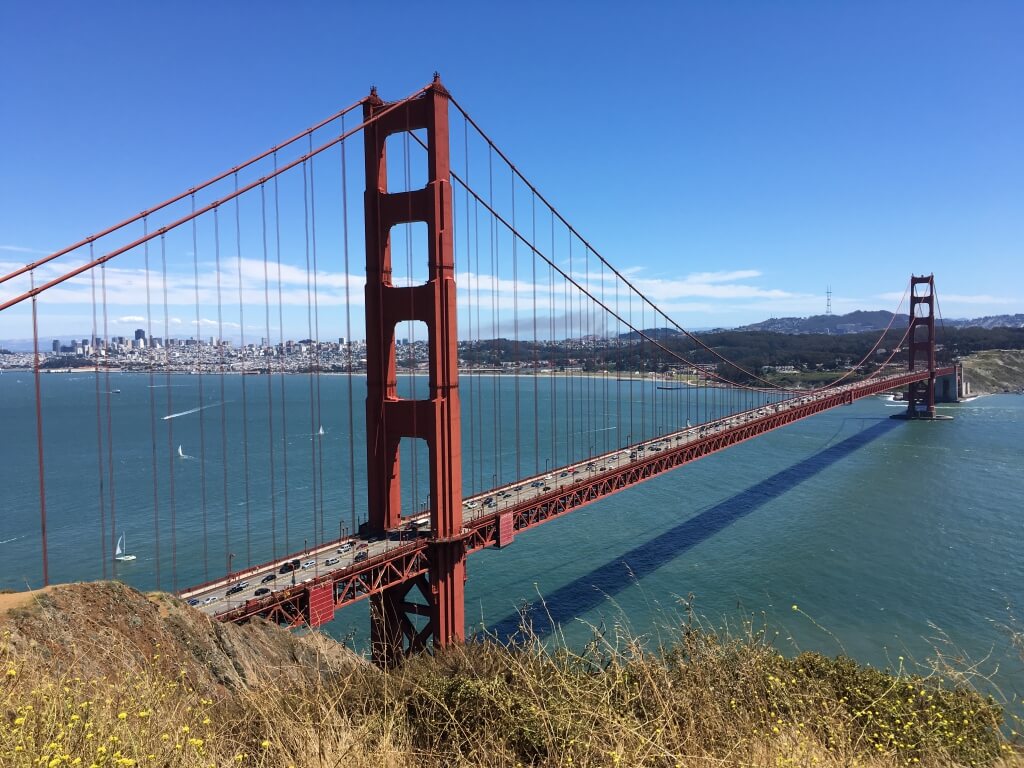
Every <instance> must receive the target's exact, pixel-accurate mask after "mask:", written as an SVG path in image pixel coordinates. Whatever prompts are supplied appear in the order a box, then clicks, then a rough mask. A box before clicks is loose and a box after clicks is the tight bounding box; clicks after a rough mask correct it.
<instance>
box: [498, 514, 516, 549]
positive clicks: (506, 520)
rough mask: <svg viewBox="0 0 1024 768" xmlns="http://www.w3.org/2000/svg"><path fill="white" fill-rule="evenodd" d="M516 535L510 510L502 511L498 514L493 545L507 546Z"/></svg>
mask: <svg viewBox="0 0 1024 768" xmlns="http://www.w3.org/2000/svg"><path fill="white" fill-rule="evenodd" d="M515 536H516V529H515V523H514V521H513V519H512V513H511V512H502V513H501V514H500V515H499V516H498V527H497V536H496V538H495V542H494V545H495V546H497V547H507V546H508V545H509V544H511V543H512V539H514V538H515Z"/></svg>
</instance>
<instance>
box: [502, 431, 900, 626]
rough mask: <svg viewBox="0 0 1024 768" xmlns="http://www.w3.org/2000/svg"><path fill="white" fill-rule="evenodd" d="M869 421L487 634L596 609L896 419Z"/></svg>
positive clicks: (565, 618)
mask: <svg viewBox="0 0 1024 768" xmlns="http://www.w3.org/2000/svg"><path fill="white" fill-rule="evenodd" d="M870 421H873V422H875V423H873V424H872V425H871V426H869V427H866V428H865V429H862V430H860V431H859V432H857V434H855V435H852V436H850V437H848V438H846V439H845V440H843V441H841V442H839V443H836V444H835V445H832V446H830V447H829V448H826V449H825V450H823V451H821V452H819V453H816V454H814V455H813V456H808V457H807V458H806V459H804V460H803V461H801V462H798V463H797V464H794V465H793V466H791V467H788V468H786V469H784V470H782V471H781V472H777V473H775V474H774V475H772V476H771V477H768V478H765V479H764V480H762V481H761V482H759V483H757V484H756V485H752V486H751V487H750V488H747V489H746V490H744V491H741V492H740V493H737V494H736V495H735V496H732V497H730V498H728V499H725V500H724V501H721V502H719V503H718V504H715V505H714V506H712V507H709V508H708V509H706V510H704V511H703V512H701V513H699V514H698V515H696V516H695V517H692V518H690V519H688V520H685V521H683V522H681V523H680V524H679V525H676V526H674V527H673V528H670V529H669V530H667V531H665V532H664V533H661V534H659V535H658V536H656V537H654V538H653V539H651V540H650V541H647V542H645V543H644V544H642V545H640V546H638V547H635V548H634V549H631V550H629V551H628V552H626V553H625V554H623V555H622V556H621V557H617V558H615V559H614V560H610V561H608V562H606V563H604V564H603V565H600V566H598V567H597V568H594V569H593V570H591V571H589V572H588V573H585V574H584V575H582V576H580V577H579V578H577V579H574V580H573V581H571V582H569V583H568V584H566V585H565V586H562V587H559V588H558V589H556V590H554V591H553V592H550V593H548V594H546V595H544V596H543V598H544V602H543V604H536V603H534V604H531V605H529V606H525V607H524V609H523V610H522V611H516V612H514V613H511V614H509V615H507V616H505V617H504V618H502V619H501V620H500V621H498V622H497V623H496V624H493V625H491V626H489V627H488V628H487V634H488V635H489V636H492V637H497V638H500V639H502V640H514V638H515V635H516V634H517V633H518V632H519V631H520V628H521V626H523V625H524V624H525V625H526V626H529V627H531V628H532V630H533V632H534V633H536V634H537V635H538V636H543V635H546V634H548V633H550V632H551V630H552V626H553V625H554V626H557V625H559V624H562V623H564V622H566V621H570V620H572V619H573V618H575V617H576V616H579V615H581V614H583V613H586V612H587V611H589V610H591V609H593V608H596V607H597V606H599V605H601V604H602V603H604V602H606V601H607V599H608V598H609V597H610V596H612V595H614V594H616V593H618V592H621V591H622V590H623V589H625V588H626V587H627V586H629V585H630V584H631V583H633V582H635V581H637V580H639V579H642V578H643V577H644V576H646V575H648V574H650V573H652V572H654V571H655V570H657V569H658V568H660V567H661V566H663V565H665V564H666V563H668V562H670V561H672V560H673V559H675V558H676V557H679V555H681V554H682V553H684V552H686V551H688V550H690V549H692V548H693V547H695V546H697V545H698V544H700V543H702V542H704V541H706V540H707V539H709V538H711V537H712V536H714V535H715V534H716V533H720V532H721V531H723V530H725V529H726V528H728V527H729V526H730V525H732V524H733V523H735V522H736V521H737V520H739V519H741V518H743V517H746V516H747V515H749V514H750V513H752V512H755V511H757V510H758V509H760V508H761V507H762V506H764V505H765V504H766V503H768V502H769V501H772V500H773V499H777V498H778V497H779V496H782V495H783V494H784V493H787V492H788V491H790V490H792V489H793V488H795V487H796V486H798V485H799V484H800V483H802V482H803V481H805V480H807V479H809V478H811V477H814V476H815V475H817V474H818V473H819V472H821V471H823V470H825V469H827V468H828V467H830V466H832V465H833V464H835V463H836V462H837V461H839V460H840V459H842V458H843V457H845V456H848V455H849V454H851V453H853V452H854V451H857V450H859V449H861V448H863V447H864V446H866V445H868V444H869V443H871V442H872V441H874V440H876V439H877V438H879V437H881V436H882V435H884V434H886V433H888V432H890V431H891V430H893V429H895V428H896V427H897V426H899V424H900V422H897V421H893V420H892V419H888V418H883V419H881V420H878V421H875V420H874V419H870Z"/></svg>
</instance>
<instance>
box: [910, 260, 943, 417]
mask: <svg viewBox="0 0 1024 768" xmlns="http://www.w3.org/2000/svg"><path fill="white" fill-rule="evenodd" d="M918 286H921V287H923V288H924V289H925V290H926V292H925V293H921V294H918V291H917V288H918ZM919 328H923V329H924V331H925V335H924V336H923V337H921V338H919V336H918V329H919ZM908 335H909V339H910V359H909V366H908V368H909V370H910V371H911V372H913V371H914V370H915V367H916V366H917V363H918V361H919V358H920V357H923V358H924V361H923V362H924V363H925V365H926V366H927V370H928V379H927V381H923V382H916V381H915V382H914V383H913V384H911V385H910V389H909V390H908V394H909V397H908V398H907V416H909V417H911V418H914V417H922V416H923V417H927V418H930V417H933V416H934V415H935V373H936V371H935V277H934V275H922V276H921V277H917V276H916V275H913V276H911V278H910V328H909V329H908ZM922 384H923V385H924V386H923V387H922V386H921V385H922Z"/></svg>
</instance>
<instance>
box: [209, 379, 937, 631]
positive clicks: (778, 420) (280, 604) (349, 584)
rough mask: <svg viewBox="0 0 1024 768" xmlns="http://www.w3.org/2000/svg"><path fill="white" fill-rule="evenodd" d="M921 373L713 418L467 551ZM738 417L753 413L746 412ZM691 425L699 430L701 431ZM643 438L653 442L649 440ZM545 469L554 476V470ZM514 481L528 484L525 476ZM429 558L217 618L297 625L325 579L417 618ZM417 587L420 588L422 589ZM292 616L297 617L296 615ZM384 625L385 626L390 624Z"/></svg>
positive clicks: (355, 569)
mask: <svg viewBox="0 0 1024 768" xmlns="http://www.w3.org/2000/svg"><path fill="white" fill-rule="evenodd" d="M954 370H955V369H954V368H940V369H937V370H936V375H938V376H945V375H948V374H950V373H953V372H954ZM928 376H929V372H928V371H925V370H919V371H915V372H913V373H905V374H900V375H897V376H888V377H886V378H884V379H877V380H868V381H865V382H862V383H859V384H851V385H848V386H849V389H846V390H843V391H841V392H833V393H831V394H829V395H828V396H827V397H820V396H818V397H816V399H813V400H809V401H807V402H805V403H801V404H800V405H793V406H790V407H788V408H787V409H786V410H782V411H777V412H774V413H769V414H767V415H764V416H760V417H753V418H750V419H749V420H747V421H744V422H743V423H741V424H737V425H736V426H732V427H728V428H723V427H722V426H721V425H722V424H724V422H725V421H726V420H722V422H718V425H719V426H718V427H717V428H718V429H719V430H720V431H712V430H714V429H715V428H716V423H714V422H713V423H711V424H709V425H705V436H704V437H701V438H699V439H697V440H693V441H691V442H688V443H685V444H683V445H680V446H678V447H675V448H668V449H666V450H664V451H660V452H658V453H656V454H655V455H653V456H649V457H646V458H644V459H642V460H639V461H633V462H630V463H629V464H628V465H627V466H624V467H619V468H616V469H613V470H609V471H607V472H602V473H599V474H597V475H592V476H590V477H587V478H586V479H585V480H583V481H581V482H578V483H576V484H574V485H573V486H572V487H569V488H559V489H556V490H554V491H552V492H550V493H547V494H545V495H544V496H539V497H536V498H533V499H530V500H528V501H525V502H523V503H522V504H519V505H517V506H515V507H513V508H511V509H506V510H501V511H499V512H493V513H491V514H489V515H486V516H483V517H480V518H477V519H476V520H473V521H472V522H470V523H469V524H468V525H467V534H466V537H465V539H464V547H465V549H466V551H467V552H470V553H471V552H476V551H479V550H481V549H484V548H486V547H495V546H503V543H504V542H505V539H504V534H503V533H502V532H501V528H502V526H503V525H507V524H508V523H505V520H509V521H510V523H511V525H512V530H513V533H514V534H518V533H521V532H523V531H525V530H528V529H530V528H535V527H536V526H538V525H542V524H543V523H546V522H548V521H550V520H554V519H555V518H557V517H561V516H562V515H564V514H567V513H569V512H572V511H574V510H577V509H579V508H580V507H583V506H586V505H587V504H590V503H592V502H594V501H599V500H601V499H603V498H606V497H608V496H610V495H612V494H614V493H618V492H619V491H622V490H625V489H627V488H630V487H632V486H634V485H636V484H638V483H642V482H644V481H645V480H649V479H651V478H653V477H657V476H658V475H661V474H663V473H665V472H669V471H671V470H673V469H677V468H678V467H681V466H682V465H684V464H688V463H690V462H692V461H696V460H697V459H700V458H703V457H704V456H709V455H710V454H712V453H717V452H718V451H721V450H724V449H726V448H729V447H731V446H733V445H737V444H738V443H742V442H745V441H747V440H750V439H752V438H755V437H758V436H760V435H763V434H765V433H766V432H770V431H772V430H774V429H778V428H779V427H784V426H787V425H788V424H792V423H793V422H795V421H799V420H801V419H804V418H807V417H808V416H813V415H815V414H818V413H821V412H822V411H826V410H829V409H831V408H835V407H837V406H840V405H847V404H849V403H852V402H853V401H854V400H859V399H860V398H862V397H868V396H870V395H875V394H880V393H882V392H886V391H888V390H891V389H896V388H901V387H905V386H908V385H909V384H911V383H913V382H920V381H924V380H926V379H927V378H928ZM769 407H771V406H769ZM740 415H741V416H742V415H751V416H752V415H753V414H740ZM732 418H735V416H734V417H732ZM697 429H698V433H699V429H700V428H697ZM647 442H648V443H651V442H656V441H654V440H649V441H647ZM552 471H553V472H555V473H557V472H558V471H559V470H557V469H556V470H552ZM521 482H529V478H526V479H524V480H522V481H521ZM429 558H430V551H429V543H428V542H427V541H426V540H423V539H420V540H416V541H413V542H410V543H408V544H405V545H403V546H401V547H398V548H396V549H393V550H390V551H388V552H383V553H381V554H379V555H377V556H375V557H373V558H370V559H368V560H366V561H365V562H362V563H358V564H356V565H354V566H352V567H350V568H346V569H343V570H339V571H334V572H332V573H328V574H324V575H322V576H320V577H319V578H317V579H315V580H312V581H311V582H307V584H305V585H301V584H300V585H298V586H296V587H292V588H291V589H288V590H282V591H280V592H275V593H273V594H272V595H269V596H267V597H266V598H263V599H262V600H250V601H249V602H247V603H246V604H245V605H243V606H240V607H238V608H234V609H232V610H229V611H225V612H223V613H220V614H218V615H217V618H218V619H220V620H221V621H245V620H246V619H248V618H251V617H253V616H265V617H266V618H268V619H270V620H272V621H277V622H278V623H280V624H284V625H286V626H301V625H302V623H303V622H302V620H301V616H302V615H303V614H304V612H305V611H306V610H307V609H306V608H305V605H304V601H305V600H306V595H307V587H308V585H309V584H326V583H330V584H333V588H334V597H335V609H336V610H338V609H340V608H343V607H344V606H347V605H351V604H353V603H355V602H358V601H359V600H362V599H364V598H366V597H372V596H374V595H378V594H381V593H383V592H384V591H386V590H390V589H396V588H397V591H396V593H395V594H398V593H399V592H400V593H401V595H402V598H401V599H400V600H397V601H395V604H396V605H400V606H402V607H403V608H405V609H406V613H407V615H406V616H405V617H404V618H408V614H413V613H415V614H416V615H423V614H422V612H421V611H422V608H423V606H418V607H415V608H413V609H410V608H409V606H410V605H413V606H415V604H410V603H409V601H408V600H407V597H408V594H409V591H410V590H409V587H408V586H404V585H408V584H410V583H411V582H412V581H414V580H420V579H421V577H423V576H425V575H426V574H427V572H428V570H429V568H430V566H431V563H430V560H429ZM420 583H421V584H425V583H426V582H425V581H421V582H420ZM422 589H423V588H422V586H421V591H422ZM296 616H299V617H300V619H299V620H296V618H295V617H296ZM402 623H403V619H399V620H398V624H399V625H402V626H398V625H394V626H395V627H396V631H395V632H393V633H392V635H391V636H392V637H395V638H401V637H406V635H404V634H403V631H404V630H405V629H407V627H405V626H404V625H403V624H402ZM389 626H392V625H390V624H389Z"/></svg>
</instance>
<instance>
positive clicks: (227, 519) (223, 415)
mask: <svg viewBox="0 0 1024 768" xmlns="http://www.w3.org/2000/svg"><path fill="white" fill-rule="evenodd" d="M213 264H214V272H215V273H216V275H215V277H214V281H215V284H216V289H217V368H218V376H217V378H218V382H217V383H218V386H219V387H220V409H219V410H220V458H221V495H222V496H223V502H224V570H225V573H227V575H228V577H229V578H230V577H231V527H230V525H231V514H230V512H231V510H230V508H229V506H228V407H227V402H226V401H227V395H226V394H225V391H224V376H225V373H224V304H223V301H222V300H221V284H220V283H221V281H220V278H221V270H220V208H214V209H213Z"/></svg>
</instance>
